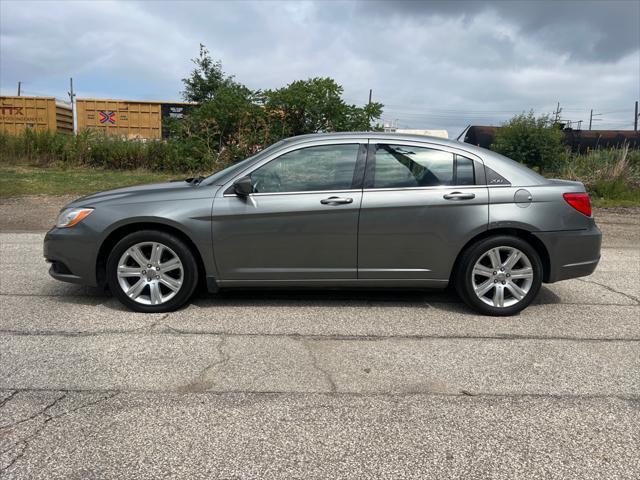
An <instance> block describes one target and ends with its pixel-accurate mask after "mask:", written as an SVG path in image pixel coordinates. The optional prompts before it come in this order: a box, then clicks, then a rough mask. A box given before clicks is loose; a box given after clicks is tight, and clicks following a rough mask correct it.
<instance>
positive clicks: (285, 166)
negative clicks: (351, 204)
mask: <svg viewBox="0 0 640 480" xmlns="http://www.w3.org/2000/svg"><path fill="white" fill-rule="evenodd" d="M359 148H360V145H359V144H346V145H323V146H317V147H307V148H301V149H299V150H294V151H292V152H289V153H285V154H284V155H281V156H279V157H278V158H276V159H274V160H272V161H270V162H269V163H267V164H266V165H263V166H262V167H260V168H258V169H257V170H255V171H254V172H253V173H251V183H252V185H253V191H254V192H255V193H278V192H310V191H322V190H348V189H351V185H352V183H353V175H354V171H355V168H356V161H357V158H358V150H359Z"/></svg>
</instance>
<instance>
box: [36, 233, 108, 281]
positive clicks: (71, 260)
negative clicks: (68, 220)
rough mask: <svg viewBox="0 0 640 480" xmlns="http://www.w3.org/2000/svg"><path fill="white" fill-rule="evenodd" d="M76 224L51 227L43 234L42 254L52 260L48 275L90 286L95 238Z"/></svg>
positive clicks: (94, 259)
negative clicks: (69, 226)
mask: <svg viewBox="0 0 640 480" xmlns="http://www.w3.org/2000/svg"><path fill="white" fill-rule="evenodd" d="M91 237H92V235H91V232H89V231H87V229H86V228H85V227H84V226H83V225H82V224H79V225H77V226H75V227H73V228H52V229H51V230H49V231H48V232H47V234H46V235H45V237H44V252H43V253H44V258H45V260H46V261H47V262H49V263H51V268H50V269H49V275H51V276H52V277H53V278H55V279H56V280H62V281H63V282H71V283H80V284H83V285H89V286H92V287H96V286H97V281H96V258H97V248H96V242H95V241H92V238H91Z"/></svg>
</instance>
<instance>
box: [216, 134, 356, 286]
mask: <svg viewBox="0 0 640 480" xmlns="http://www.w3.org/2000/svg"><path fill="white" fill-rule="evenodd" d="M366 143H367V140H366V139H364V140H348V141H333V142H331V143H328V144H327V143H323V144H320V145H313V146H307V147H301V146H297V147H293V148H290V149H288V150H287V151H285V152H282V153H279V154H277V156H276V157H275V158H271V159H268V160H267V161H266V163H262V164H261V165H260V166H258V167H257V168H255V169H254V170H253V171H251V172H250V176H251V181H252V185H253V187H254V190H255V193H253V194H251V195H249V196H248V197H239V196H237V195H235V194H234V193H233V192H232V189H231V188H229V186H227V187H225V188H223V189H221V191H220V192H219V193H218V195H217V198H216V199H215V202H214V206H213V214H212V219H213V227H212V228H213V247H214V256H215V261H216V266H217V269H218V275H219V277H220V278H219V280H220V281H221V283H224V282H233V281H237V282H243V283H244V284H250V283H251V282H252V281H255V282H263V281H282V282H287V281H291V280H301V281H302V280H307V281H309V280H318V281H323V280H329V279H355V278H357V231H358V213H359V208H360V202H361V199H362V177H363V173H364V160H365V157H366ZM245 174H246V172H245V173H243V174H242V175H245Z"/></svg>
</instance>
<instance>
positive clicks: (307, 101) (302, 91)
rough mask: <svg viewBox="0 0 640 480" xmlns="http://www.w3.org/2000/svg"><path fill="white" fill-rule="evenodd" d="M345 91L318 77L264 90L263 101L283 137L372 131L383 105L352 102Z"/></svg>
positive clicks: (328, 79) (275, 128)
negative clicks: (360, 105) (362, 105)
mask: <svg viewBox="0 0 640 480" xmlns="http://www.w3.org/2000/svg"><path fill="white" fill-rule="evenodd" d="M342 93H343V88H342V87H341V86H340V85H338V84H337V83H336V81H335V80H333V79H332V78H319V77H316V78H310V79H308V80H297V81H295V82H292V83H290V84H289V85H287V86H286V87H283V88H279V89H277V90H267V91H265V92H264V93H263V102H264V104H265V108H266V110H267V115H268V117H269V118H270V119H271V121H272V122H273V123H274V124H275V125H274V132H277V134H279V135H281V136H283V137H286V136H290V135H302V134H305V133H318V132H343V131H353V130H370V129H371V122H372V121H373V120H376V119H378V118H380V115H381V114H382V107H383V106H382V104H380V103H371V104H370V105H367V106H365V107H357V106H355V105H349V104H347V103H346V102H345V101H344V100H343V99H342Z"/></svg>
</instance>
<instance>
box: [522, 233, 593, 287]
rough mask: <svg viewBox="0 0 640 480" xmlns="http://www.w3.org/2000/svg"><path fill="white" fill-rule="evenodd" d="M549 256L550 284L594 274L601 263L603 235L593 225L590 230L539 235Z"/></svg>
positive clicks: (546, 276)
mask: <svg viewBox="0 0 640 480" xmlns="http://www.w3.org/2000/svg"><path fill="white" fill-rule="evenodd" d="M534 235H535V236H536V237H538V238H539V239H540V240H541V241H542V243H543V244H544V246H545V247H546V249H547V252H548V253H549V269H548V272H547V274H546V275H545V278H544V281H545V282H546V283H553V282H557V281H560V280H566V279H568V278H577V277H585V276H587V275H591V274H592V273H593V271H594V270H595V269H596V267H597V266H598V262H599V261H600V245H601V243H602V232H600V229H599V228H598V227H597V226H596V225H595V224H593V225H592V226H591V227H590V228H589V229H587V230H576V231H563V232H535V233H534Z"/></svg>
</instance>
